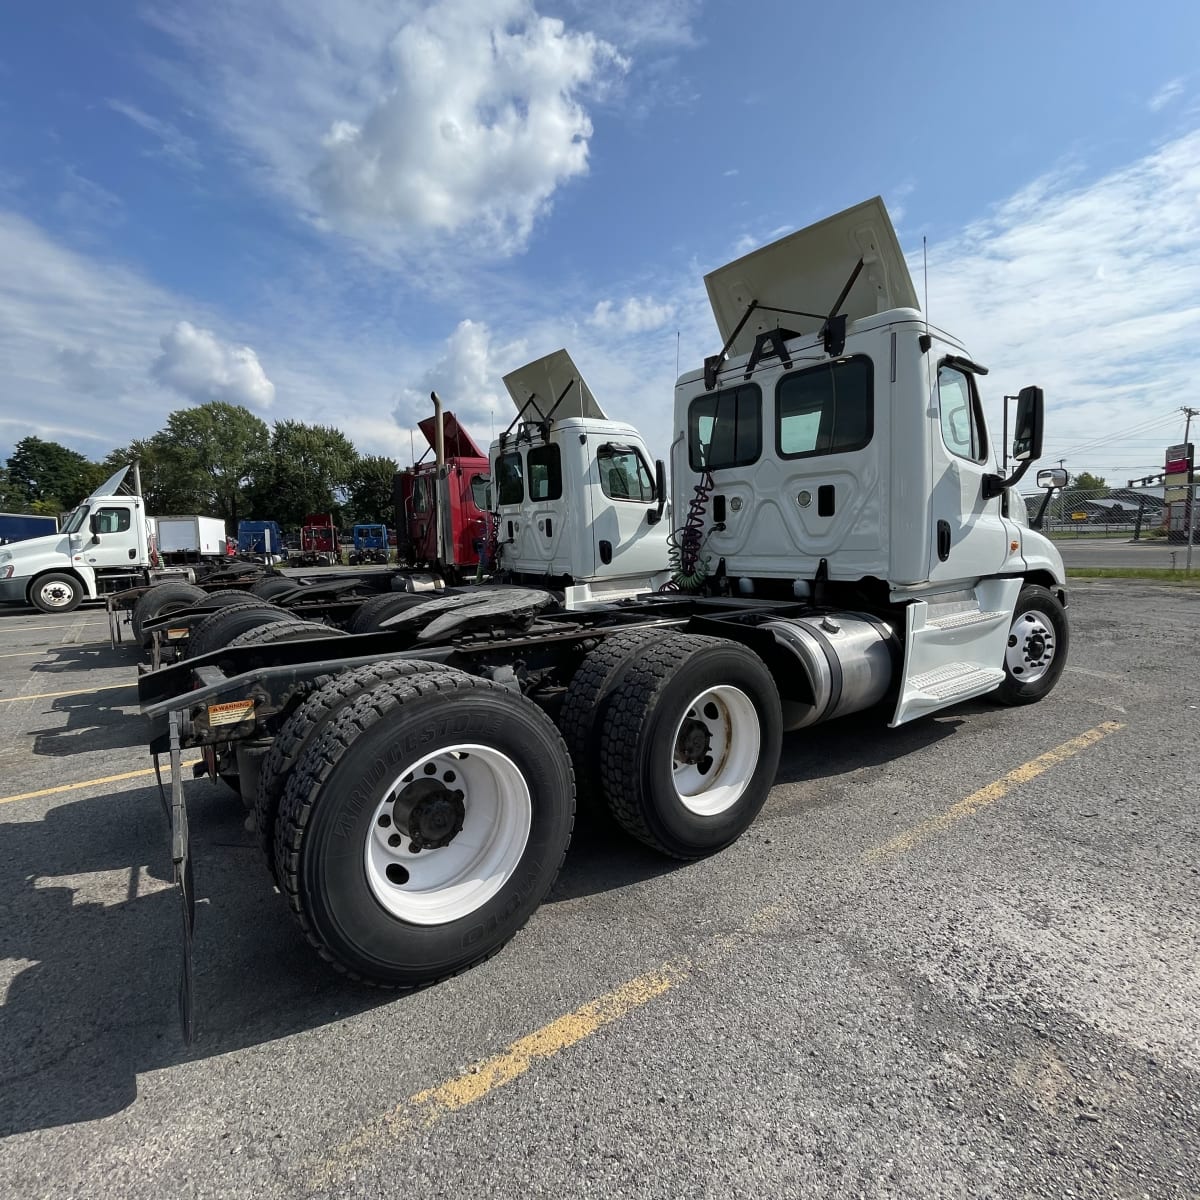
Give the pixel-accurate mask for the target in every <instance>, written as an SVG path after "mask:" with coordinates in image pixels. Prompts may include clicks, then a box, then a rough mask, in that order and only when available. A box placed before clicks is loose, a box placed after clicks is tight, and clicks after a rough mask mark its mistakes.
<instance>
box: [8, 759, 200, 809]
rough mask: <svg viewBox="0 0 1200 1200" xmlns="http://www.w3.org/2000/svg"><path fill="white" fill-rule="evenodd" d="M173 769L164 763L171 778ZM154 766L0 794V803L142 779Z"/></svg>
mask: <svg viewBox="0 0 1200 1200" xmlns="http://www.w3.org/2000/svg"><path fill="white" fill-rule="evenodd" d="M199 761H200V760H199V759H196V758H193V759H189V760H188V761H187V762H185V763H183V764H182V765H183V766H185V767H190V766H191V765H192V763H195V762H199ZM170 773H171V769H170V767H169V766H166V765H164V767H163V776H164V778H169V777H170ZM153 774H154V768H153V767H143V768H142V770H140V771H125V772H123V773H122V774H120V775H102V776H101V777H100V778H99V779H81V780H80V781H79V782H78V783H60V784H59V785H58V787H49V788H41V789H40V790H38V791H36V792H18V793H17V795H15V796H0V804H16V802H17V801H18V800H36V799H37V798H38V797H39V796H56V795H58V794H59V793H60V792H77V791H79V790H80V789H81V788H92V787H100V786H102V785H103V784H106V783H120V782H121V781H122V780H125V779H140V778H141V777H142V776H144V775H153Z"/></svg>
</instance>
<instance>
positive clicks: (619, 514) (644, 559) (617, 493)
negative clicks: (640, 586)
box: [590, 442, 667, 579]
mask: <svg viewBox="0 0 1200 1200" xmlns="http://www.w3.org/2000/svg"><path fill="white" fill-rule="evenodd" d="M596 471H597V473H598V475H599V481H598V482H599V484H600V494H599V495H597V494H596V492H595V489H594V488H593V489H590V490H591V494H592V534H593V537H592V548H593V552H594V554H595V565H594V567H593V573H594V575H595V577H596V578H598V579H603V578H613V577H618V576H623V575H634V576H641V575H653V574H654V573H655V572H657V571H663V570H665V569H666V566H667V560H666V553H665V551H664V548H663V540H662V534H661V533H660V531H659V530H658V529H657V528H656V527H655V526H653V525H651V524H650V522H649V521H648V520H647V516H646V514H647V513H650V512H653V511H655V510H656V509H657V507H658V496H657V494H656V492H655V483H654V473H653V472H652V471H651V469H650V465H649V464H648V463H647V462H646V459H645V457H644V455H643V454H642V452H641V451H640V450H639V449H638V448H637V447H636V446H625V445H618V444H617V443H615V442H607V443H604V444H602V445H601V446H599V447H598V448H597V450H596Z"/></svg>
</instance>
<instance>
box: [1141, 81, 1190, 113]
mask: <svg viewBox="0 0 1200 1200" xmlns="http://www.w3.org/2000/svg"><path fill="white" fill-rule="evenodd" d="M1182 95H1183V80H1182V79H1170V80H1168V81H1167V82H1166V83H1164V84H1163V85H1162V87H1160V88H1159V89H1158V91H1157V92H1155V93H1154V95H1153V96H1151V97H1150V99H1149V101H1148V102H1147V107H1148V108H1149V109H1150V111H1151V112H1161V111H1162V110H1163V109H1164V108H1166V107H1167V105H1168V104H1170V103H1171V101H1172V100H1178V99H1179V97H1180V96H1182Z"/></svg>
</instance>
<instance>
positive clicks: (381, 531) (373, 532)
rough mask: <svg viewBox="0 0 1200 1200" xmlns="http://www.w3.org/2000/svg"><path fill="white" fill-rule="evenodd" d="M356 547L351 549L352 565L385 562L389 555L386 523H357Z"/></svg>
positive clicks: (354, 536)
mask: <svg viewBox="0 0 1200 1200" xmlns="http://www.w3.org/2000/svg"><path fill="white" fill-rule="evenodd" d="M352 536H353V538H354V549H353V550H351V551H350V556H349V560H348V561H349V563H350V565H351V566H352V567H356V566H358V564H359V563H369V562H371V563H385V562H387V560H388V557H389V550H388V531H387V526H386V525H355V526H354V530H353V535H352Z"/></svg>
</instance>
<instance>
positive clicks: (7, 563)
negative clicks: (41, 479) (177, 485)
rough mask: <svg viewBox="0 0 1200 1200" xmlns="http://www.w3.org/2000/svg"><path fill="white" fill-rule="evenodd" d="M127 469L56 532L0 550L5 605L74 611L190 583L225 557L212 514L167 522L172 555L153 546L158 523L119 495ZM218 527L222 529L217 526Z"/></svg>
mask: <svg viewBox="0 0 1200 1200" xmlns="http://www.w3.org/2000/svg"><path fill="white" fill-rule="evenodd" d="M128 471H129V468H128V467H122V468H121V470H120V471H118V472H117V473H116V474H115V475H113V476H112V477H111V478H109V479H106V480H105V481H104V483H102V484H101V485H100V486H99V487H98V488H97V489H96V490H95V491H94V492H93V493H92V494H91V495H90V496H88V497H87V499H86V500H83V501H82V502H81V503H80V504H79V505H78V506H77V507H75V508H74V509H72V510H71V512H70V513H68V514H67V516H66V519H65V520H64V521H63V524H62V528H61V529H60V530H59V532H58V533H55V534H48V535H46V536H45V537H35V538H29V539H27V540H25V541H22V542H17V543H15V544H13V545H11V546H5V547H4V548H2V549H0V603H6V604H30V605H32V606H33V607H34V608H39V609H41V610H42V611H43V612H70V611H71V610H72V609H75V608H78V607H79V605H80V604H81V603H82V602H83V601H84V600H99V599H103V598H104V597H105V596H108V595H110V594H111V593H113V592H116V591H121V590H124V589H126V588H134V587H145V586H146V585H148V584H152V583H155V582H159V581H165V580H181V579H186V580H190V579H192V578H194V575H195V571H194V569H192V568H189V567H179V566H171V565H168V563H170V562H183V561H185V560H186V561H188V562H193V563H196V564H198V565H200V566H201V567H203V566H204V565H206V564H215V563H219V562H220V561H221V560H222V559H223V557H224V555H225V526H224V523H223V522H221V521H217V520H215V519H214V518H211V517H195V516H189V517H162V518H157V520H158V521H160V522H161V524H162V533H163V535H164V536H165V537H166V538H167V539H168V540H169V542H170V550H169V551H160V550H159V549H158V548H156V546H155V529H154V523H155V521H156V518H154V517H148V516H147V515H146V506H145V503H144V501H143V500H142V497H141V496H140V495H128V494H124V493H121V492H120V490H119V489H120V487H121V484H122V483H123V481H124V479H125V476H126V474H127V472H128ZM218 527H219V528H218Z"/></svg>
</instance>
